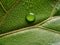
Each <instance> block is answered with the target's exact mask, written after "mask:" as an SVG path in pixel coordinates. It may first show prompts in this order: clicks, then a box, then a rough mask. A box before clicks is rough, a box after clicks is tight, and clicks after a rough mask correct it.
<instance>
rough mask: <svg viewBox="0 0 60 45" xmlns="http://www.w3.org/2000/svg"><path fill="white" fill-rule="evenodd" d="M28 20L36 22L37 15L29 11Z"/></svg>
mask: <svg viewBox="0 0 60 45" xmlns="http://www.w3.org/2000/svg"><path fill="white" fill-rule="evenodd" d="M26 20H27V21H28V22H34V21H35V15H34V14H33V13H29V14H28V15H26Z"/></svg>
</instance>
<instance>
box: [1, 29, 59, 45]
mask: <svg viewBox="0 0 60 45" xmlns="http://www.w3.org/2000/svg"><path fill="white" fill-rule="evenodd" d="M48 30H49V29H48ZM48 30H45V29H41V28H30V29H26V30H25V31H19V32H16V33H14V34H10V35H7V36H4V37H2V38H0V44H2V45H60V34H57V33H54V32H51V31H48Z"/></svg>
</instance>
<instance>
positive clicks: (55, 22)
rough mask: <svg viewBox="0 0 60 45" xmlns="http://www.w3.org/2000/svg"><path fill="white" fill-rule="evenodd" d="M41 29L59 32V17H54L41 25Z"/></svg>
mask: <svg viewBox="0 0 60 45" xmlns="http://www.w3.org/2000/svg"><path fill="white" fill-rule="evenodd" d="M42 27H45V28H48V29H53V30H55V31H59V32H60V17H54V18H52V19H51V20H49V21H47V22H45V23H44V24H42Z"/></svg>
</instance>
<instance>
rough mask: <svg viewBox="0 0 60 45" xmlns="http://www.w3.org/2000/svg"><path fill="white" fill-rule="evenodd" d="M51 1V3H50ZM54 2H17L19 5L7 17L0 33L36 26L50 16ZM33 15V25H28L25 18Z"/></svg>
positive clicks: (28, 0)
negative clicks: (30, 14)
mask: <svg viewBox="0 0 60 45" xmlns="http://www.w3.org/2000/svg"><path fill="white" fill-rule="evenodd" d="M52 1H53V3H52ZM54 2H56V1H55V0H37V1H36V0H21V1H20V0H19V3H18V4H17V5H16V6H15V7H14V8H13V9H12V10H10V12H9V13H8V14H6V15H7V17H6V19H5V20H4V21H3V23H2V25H1V26H0V33H5V32H9V31H12V30H16V29H20V28H22V27H27V26H31V25H34V24H38V23H40V22H42V21H44V20H46V19H47V18H49V17H50V16H51V12H52V10H53V7H52V6H51V4H52V5H55V4H56V3H54ZM29 13H33V14H34V15H35V17H36V19H35V22H34V23H31V24H30V23H28V22H27V21H26V20H25V16H26V15H28V14H29Z"/></svg>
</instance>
